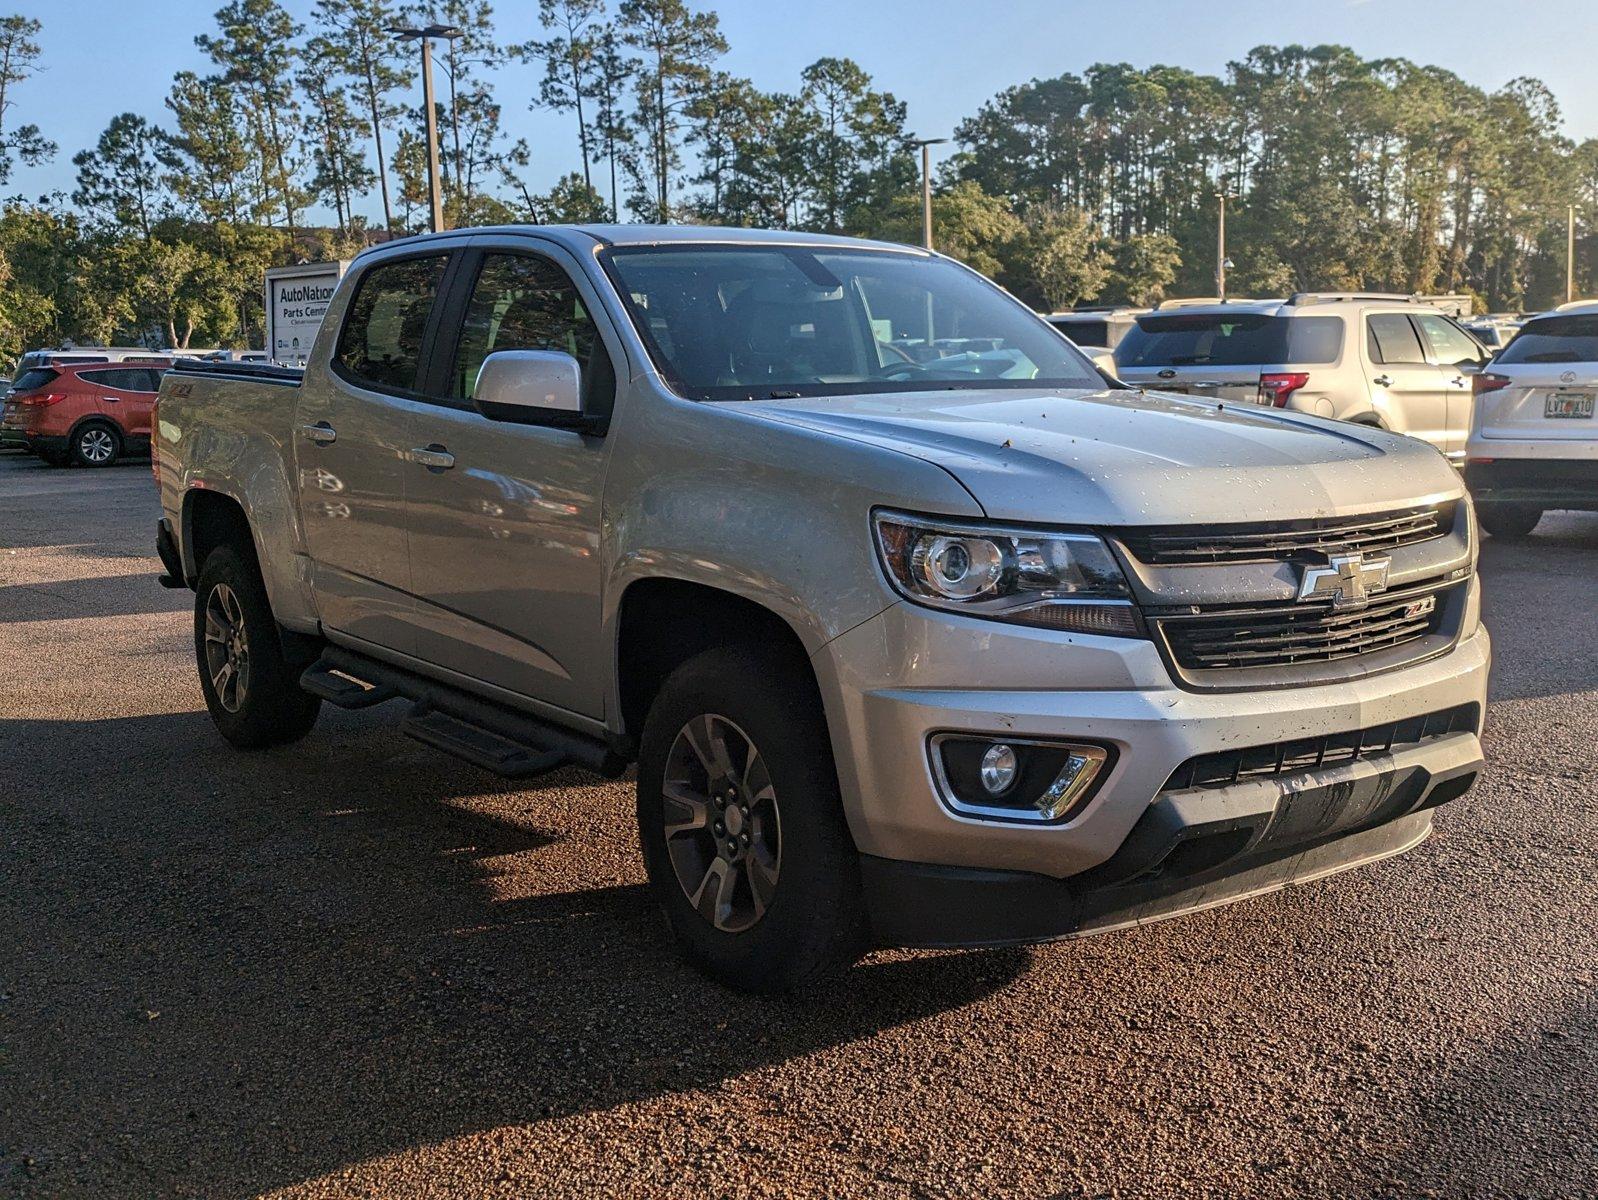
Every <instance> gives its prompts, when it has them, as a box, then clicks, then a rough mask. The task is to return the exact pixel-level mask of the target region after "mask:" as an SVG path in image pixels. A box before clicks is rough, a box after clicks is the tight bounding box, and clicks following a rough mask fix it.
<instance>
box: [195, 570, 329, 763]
mask: <svg viewBox="0 0 1598 1200" xmlns="http://www.w3.org/2000/svg"><path fill="white" fill-rule="evenodd" d="M194 655H195V659H196V661H197V663H198V665H199V669H200V690H201V691H202V692H204V693H205V707H206V708H207V709H209V710H210V713H211V720H213V721H214V722H216V727H217V729H218V730H220V731H221V734H222V736H223V737H225V738H226V739H227V740H228V741H229V742H231V743H233V745H234V746H236V747H238V748H239V749H240V750H258V749H262V748H264V747H267V746H280V745H283V744H284V743H287V742H292V741H297V740H298V739H300V738H302V737H304V736H305V735H306V734H307V733H309V732H310V731H311V726H312V725H314V724H316V716H317V712H318V711H319V710H320V708H321V705H322V702H321V700H319V699H318V698H317V697H315V696H313V695H311V694H310V693H309V692H307V691H304V690H303V689H302V688H301V687H300V681H299V672H298V671H297V670H296V669H295V667H294V665H293V664H292V663H290V662H289V660H288V659H287V657H286V656H285V655H284V653H283V644H282V639H281V638H280V637H279V635H278V628H277V622H276V621H275V620H273V618H272V607H271V605H270V604H268V603H267V599H266V587H265V585H264V584H263V583H262V582H261V573H260V572H259V571H258V570H257V569H256V566H255V561H254V558H253V557H246V556H245V555H243V554H240V553H239V551H238V550H237V549H236V548H235V547H233V546H219V547H218V548H217V549H215V550H213V551H211V553H210V554H209V555H207V556H206V559H205V563H204V565H203V566H202V567H201V568H200V582H199V587H198V588H197V589H196V592H195V598H194Z"/></svg>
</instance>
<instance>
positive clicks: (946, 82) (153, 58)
mask: <svg viewBox="0 0 1598 1200" xmlns="http://www.w3.org/2000/svg"><path fill="white" fill-rule="evenodd" d="M311 2H312V0H288V7H289V8H290V9H291V11H293V12H295V13H296V15H299V16H302V17H304V16H308V15H309V12H310V8H311ZM220 3H221V0H131V2H130V0H51V2H48V3H46V2H43V0H21V3H20V4H18V3H17V2H16V0H13V6H14V7H13V6H0V11H20V12H23V13H25V14H27V15H30V16H34V17H37V18H39V19H40V20H42V21H43V22H44V26H45V28H44V33H43V36H42V39H41V40H42V42H43V45H44V51H45V54H44V61H45V64H46V68H47V69H46V71H45V72H44V73H43V74H42V75H40V76H39V77H38V78H36V79H34V80H32V81H31V82H29V83H28V84H26V85H25V86H24V87H23V88H21V89H19V92H18V95H17V100H18V106H17V109H16V110H14V114H13V116H12V117H11V118H10V119H11V120H13V121H16V120H21V121H32V122H35V123H37V124H38V125H39V126H40V127H41V128H42V129H43V131H44V133H45V135H46V136H47V137H49V138H51V139H52V140H54V141H56V142H57V143H59V145H60V146H61V153H60V154H59V155H58V156H57V159H56V161H55V163H54V164H52V165H50V166H46V167H40V168H33V169H24V170H21V171H19V172H18V173H17V174H16V175H15V176H14V177H13V179H12V183H11V186H10V187H9V188H8V191H9V192H13V193H21V194H24V195H28V196H35V195H39V194H41V193H43V192H46V191H50V190H55V189H61V190H64V191H70V190H71V188H72V179H73V169H72V166H71V156H72V154H73V152H75V151H76V150H78V149H80V148H82V147H84V146H86V145H90V144H92V143H93V141H94V140H95V139H96V138H97V137H98V136H99V133H100V131H101V129H103V128H104V127H105V124H106V122H107V121H108V120H109V119H110V118H111V116H113V115H114V114H116V113H118V112H122V111H125V110H130V109H131V110H133V111H136V112H140V113H143V114H144V115H146V116H148V117H150V118H152V119H155V120H158V121H161V120H164V119H165V117H166V112H165V109H164V107H163V100H164V99H165V97H166V94H167V91H168V88H169V86H170V83H171V78H172V75H173V74H174V73H175V72H176V71H179V70H182V69H184V68H189V69H194V70H198V71H204V70H205V69H206V67H207V64H206V61H205V59H204V57H203V56H202V55H201V54H200V53H199V51H197V50H196V49H195V48H194V41H193V39H194V35H195V34H196V33H199V32H203V31H209V30H210V29H211V28H212V20H211V17H212V13H214V12H215V10H216V9H217V8H218V7H220ZM496 7H497V22H498V27H499V30H500V36H501V39H502V40H506V41H511V40H515V41H523V40H526V39H528V38H530V37H532V36H535V35H536V33H537V29H536V24H537V19H536V12H537V8H536V4H535V3H534V2H533V0H514V2H512V0H501V2H500V3H499V4H498V5H497V6H496ZM699 7H702V8H711V7H714V8H715V10H716V11H717V12H718V13H719V14H720V16H721V22H722V27H723V29H724V30H725V32H726V34H727V38H728V41H729V42H730V43H731V45H732V52H731V53H730V54H729V55H728V56H727V58H726V60H725V61H724V64H723V65H724V66H725V67H726V69H728V70H731V71H734V72H737V73H739V74H742V75H747V76H749V77H750V78H752V79H753V80H754V81H755V82H756V84H758V85H759V86H761V87H764V88H767V89H771V90H776V89H787V88H792V87H794V86H795V84H796V80H797V76H798V73H799V70H800V69H801V68H802V67H804V66H805V65H806V64H807V63H810V62H812V61H814V60H815V59H817V58H819V57H821V56H822V55H825V54H834V55H847V56H849V57H852V58H854V59H855V60H856V61H858V62H859V63H860V64H861V65H862V66H864V67H865V68H866V69H867V70H868V71H870V72H871V73H872V74H873V75H874V76H875V78H876V80H877V84H878V86H879V87H883V88H886V89H887V90H889V91H892V92H894V93H895V94H896V95H898V96H899V98H900V99H902V100H904V101H906V102H907V103H908V105H909V114H910V123H911V126H912V128H913V129H915V130H916V131H917V132H918V133H922V134H924V135H926V136H940V135H946V134H948V133H950V132H952V130H953V128H954V125H955V123H956V122H957V121H958V120H959V119H960V118H961V117H963V116H965V115H967V114H969V113H971V112H973V111H974V110H975V109H976V108H977V106H978V105H980V104H981V103H982V102H983V101H984V100H986V99H987V98H988V97H990V96H992V95H993V94H994V93H995V92H997V91H999V90H1000V89H1001V88H1004V87H1007V86H1009V85H1011V84H1014V83H1019V82H1021V81H1023V80H1026V79H1029V78H1033V77H1036V76H1050V75H1058V74H1060V73H1061V72H1064V71H1080V70H1081V69H1083V68H1084V67H1086V66H1088V65H1089V64H1090V63H1093V62H1098V61H1114V62H1130V63H1133V64H1134V65H1137V66H1147V65H1150V64H1153V63H1173V64H1177V65H1180V66H1185V67H1188V68H1190V69H1193V70H1197V71H1205V72H1211V73H1220V72H1222V71H1223V70H1224V69H1225V66H1226V63H1227V61H1228V60H1230V59H1233V58H1237V57H1240V56H1242V55H1243V54H1245V53H1246V52H1247V51H1248V50H1249V49H1250V48H1251V47H1254V46H1257V45H1261V44H1265V43H1271V44H1285V43H1290V42H1301V43H1307V44H1313V43H1320V42H1337V43H1342V44H1345V45H1348V46H1352V47H1353V48H1354V49H1355V50H1356V51H1358V52H1359V53H1361V54H1362V55H1364V56H1366V57H1380V56H1402V57H1407V58H1411V59H1415V60H1417V61H1420V62H1427V63H1435V64H1437V65H1440V66H1444V67H1447V68H1448V69H1450V70H1452V71H1454V72H1455V73H1456V74H1458V75H1460V76H1462V77H1463V78H1465V79H1467V80H1469V81H1470V82H1472V83H1474V84H1477V85H1479V86H1483V87H1486V88H1489V89H1490V88H1494V87H1498V86H1500V85H1502V84H1504V83H1507V82H1508V81H1509V80H1511V79H1514V78H1516V77H1517V76H1521V75H1531V76H1535V77H1537V78H1540V79H1542V80H1543V81H1544V82H1545V83H1547V84H1548V85H1549V86H1550V87H1551V88H1552V89H1553V91H1554V94H1555V95H1556V96H1557V97H1558V98H1559V101H1560V104H1561V106H1562V108H1563V111H1564V117H1565V125H1566V132H1567V133H1568V134H1570V135H1571V136H1572V137H1575V138H1578V139H1579V138H1583V137H1590V136H1598V73H1595V72H1594V71H1593V68H1592V60H1593V53H1594V51H1595V50H1598V4H1594V3H1592V0H1538V2H1534V3H1526V2H1524V0H1491V2H1487V0H1192V2H1183V0H1095V2H1092V3H1083V2H1081V0H1052V2H1050V0H989V2H988V3H986V4H984V3H980V2H978V0H723V2H722V3H720V4H717V5H710V4H700V5H699ZM535 84H536V75H535V72H534V70H533V69H532V68H530V67H524V66H520V65H513V66H510V67H508V68H506V69H505V70H504V71H503V72H502V73H501V75H500V77H499V80H498V86H499V95H500V99H501V102H502V103H503V104H504V107H505V112H506V123H507V125H508V126H509V128H510V129H511V131H512V132H513V133H514V134H515V135H517V136H524V137H526V138H527V139H528V140H529V142H530V144H531V145H532V149H533V165H532V168H531V170H530V171H529V182H530V183H531V184H532V185H533V186H534V187H535V189H539V190H541V189H543V188H545V187H547V186H548V184H549V183H550V182H551V181H553V180H554V179H555V178H556V177H557V176H559V175H560V174H562V173H564V172H565V171H568V170H571V169H573V168H574V167H575V166H576V165H577V164H576V161H575V151H574V146H573V143H574V137H573V134H572V130H571V128H570V125H569V118H567V117H564V116H557V115H555V114H551V113H547V112H539V113H531V112H528V111H527V100H528V99H529V98H530V97H531V95H532V93H533V90H534V87H535ZM369 207H371V208H375V204H373V205H370V206H369Z"/></svg>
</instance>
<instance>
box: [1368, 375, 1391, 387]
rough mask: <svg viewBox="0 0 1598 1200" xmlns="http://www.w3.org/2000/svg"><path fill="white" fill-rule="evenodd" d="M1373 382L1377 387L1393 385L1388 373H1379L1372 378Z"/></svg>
mask: <svg viewBox="0 0 1598 1200" xmlns="http://www.w3.org/2000/svg"><path fill="white" fill-rule="evenodd" d="M1371 382H1372V383H1374V384H1375V385H1376V386H1377V387H1392V386H1393V381H1392V379H1391V378H1389V377H1388V376H1386V375H1378V376H1377V377H1376V378H1375V379H1373V380H1371Z"/></svg>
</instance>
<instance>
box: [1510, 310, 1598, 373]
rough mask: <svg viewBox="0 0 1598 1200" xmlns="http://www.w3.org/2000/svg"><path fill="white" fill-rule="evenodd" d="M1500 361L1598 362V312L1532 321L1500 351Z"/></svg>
mask: <svg viewBox="0 0 1598 1200" xmlns="http://www.w3.org/2000/svg"><path fill="white" fill-rule="evenodd" d="M1494 361H1495V362H1500V363H1561V362H1598V314H1593V315H1582V316H1569V317H1543V318H1542V319H1541V320H1537V321H1531V322H1529V323H1527V325H1526V326H1525V327H1524V328H1523V329H1522V330H1521V331H1520V332H1519V333H1518V334H1516V335H1515V338H1514V340H1513V341H1511V342H1510V343H1509V345H1508V346H1506V347H1504V349H1503V350H1501V351H1500V352H1499V354H1498V357H1497V359H1496V360H1494Z"/></svg>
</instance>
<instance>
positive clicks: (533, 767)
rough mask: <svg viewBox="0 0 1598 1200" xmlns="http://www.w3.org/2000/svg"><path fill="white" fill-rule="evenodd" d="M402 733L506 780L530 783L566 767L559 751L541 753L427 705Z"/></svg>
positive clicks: (414, 713)
mask: <svg viewBox="0 0 1598 1200" xmlns="http://www.w3.org/2000/svg"><path fill="white" fill-rule="evenodd" d="M400 729H401V730H402V731H403V732H404V733H405V734H406V735H408V736H410V737H413V738H415V739H416V740H417V741H419V742H425V743H426V744H427V745H429V746H431V747H433V749H435V750H442V751H443V752H444V753H445V754H453V755H454V756H455V757H456V758H462V759H465V760H466V761H467V762H469V763H471V764H472V766H474V767H482V768H483V770H485V771H492V772H493V773H494V774H496V775H502V776H504V777H505V778H506V779H529V778H531V777H532V776H534V775H544V774H547V773H548V772H550V771H553V770H555V769H556V768H558V767H564V766H565V765H566V762H567V759H566V756H565V755H564V754H562V753H561V752H560V751H559V750H540V749H538V748H537V747H534V746H524V745H522V744H521V743H520V742H513V741H511V740H510V739H509V738H503V737H500V736H499V734H497V733H494V732H492V731H490V730H487V729H483V728H482V727H481V726H478V725H469V724H467V723H466V722H465V721H462V720H460V719H459V718H457V717H452V716H450V715H449V714H448V713H446V712H439V711H438V709H436V708H433V707H432V706H430V705H429V704H428V703H427V702H426V701H423V702H422V703H420V704H418V705H417V706H416V707H415V708H413V709H412V710H411V714H410V716H408V717H406V718H405V723H404V724H403V725H401V726H400Z"/></svg>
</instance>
